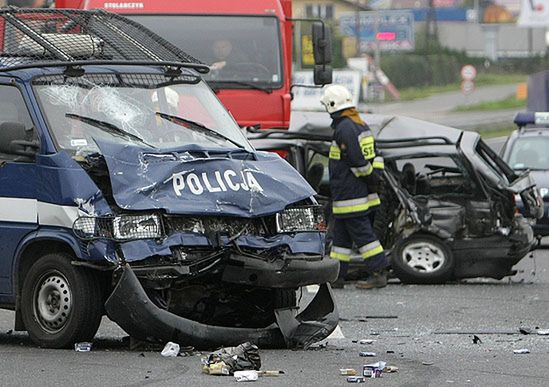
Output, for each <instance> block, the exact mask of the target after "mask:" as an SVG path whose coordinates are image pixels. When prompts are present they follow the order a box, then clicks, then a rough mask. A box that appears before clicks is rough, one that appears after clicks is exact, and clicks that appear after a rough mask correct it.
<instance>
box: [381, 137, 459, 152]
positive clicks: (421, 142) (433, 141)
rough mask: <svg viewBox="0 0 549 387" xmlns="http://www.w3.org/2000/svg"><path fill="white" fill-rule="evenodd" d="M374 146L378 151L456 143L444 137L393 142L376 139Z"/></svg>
mask: <svg viewBox="0 0 549 387" xmlns="http://www.w3.org/2000/svg"><path fill="white" fill-rule="evenodd" d="M376 144H377V146H378V147H379V148H380V149H395V148H410V147H416V146H428V145H456V143H454V142H452V141H450V139H449V138H448V137H444V136H425V137H409V138H398V139H393V140H385V139H377V140H376Z"/></svg>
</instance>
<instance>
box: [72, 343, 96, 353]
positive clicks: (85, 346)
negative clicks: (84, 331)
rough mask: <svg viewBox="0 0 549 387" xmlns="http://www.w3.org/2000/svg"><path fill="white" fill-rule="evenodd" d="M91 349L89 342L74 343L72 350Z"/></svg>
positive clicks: (85, 350)
mask: <svg viewBox="0 0 549 387" xmlns="http://www.w3.org/2000/svg"><path fill="white" fill-rule="evenodd" d="M91 349H92V343H89V342H82V343H74V350H75V351H76V352H90V351H91Z"/></svg>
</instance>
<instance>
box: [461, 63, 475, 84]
mask: <svg viewBox="0 0 549 387" xmlns="http://www.w3.org/2000/svg"><path fill="white" fill-rule="evenodd" d="M476 76H477V69H475V68H474V67H473V66H471V65H465V66H463V67H462V68H461V78H462V79H463V80H464V81H472V80H473V79H475V77H476Z"/></svg>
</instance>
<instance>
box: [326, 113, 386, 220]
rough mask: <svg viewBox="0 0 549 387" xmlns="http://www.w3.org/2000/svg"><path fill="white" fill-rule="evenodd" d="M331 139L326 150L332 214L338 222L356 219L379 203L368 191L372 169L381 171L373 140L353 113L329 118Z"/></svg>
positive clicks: (377, 198)
mask: <svg viewBox="0 0 549 387" xmlns="http://www.w3.org/2000/svg"><path fill="white" fill-rule="evenodd" d="M332 119H333V122H332V127H333V129H334V137H333V141H332V144H331V146H330V161H329V170H330V190H331V194H332V205H333V214H334V216H335V217H338V218H348V217H354V216H360V215H364V214H366V213H368V211H369V210H370V209H372V208H373V207H375V206H378V205H379V204H380V203H381V202H380V199H379V196H378V194H377V193H376V192H373V191H372V190H371V189H369V188H368V185H369V184H368V180H369V179H370V178H371V176H370V175H371V174H372V173H376V172H374V170H375V169H382V168H383V158H381V157H379V156H377V157H376V147H375V141H374V136H373V134H372V132H371V130H370V128H369V127H368V125H366V124H365V123H364V121H362V119H361V118H360V116H359V114H358V112H357V111H356V109H346V110H343V111H342V112H336V113H334V114H332Z"/></svg>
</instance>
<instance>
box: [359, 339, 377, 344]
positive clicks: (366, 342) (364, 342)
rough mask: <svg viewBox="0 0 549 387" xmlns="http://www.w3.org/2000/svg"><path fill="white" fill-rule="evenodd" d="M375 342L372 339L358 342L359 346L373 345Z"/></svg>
mask: <svg viewBox="0 0 549 387" xmlns="http://www.w3.org/2000/svg"><path fill="white" fill-rule="evenodd" d="M374 342H375V340H372V339H362V340H359V341H358V343H359V344H373V343H374Z"/></svg>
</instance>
